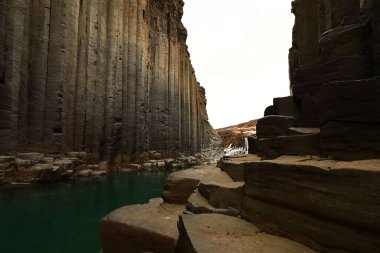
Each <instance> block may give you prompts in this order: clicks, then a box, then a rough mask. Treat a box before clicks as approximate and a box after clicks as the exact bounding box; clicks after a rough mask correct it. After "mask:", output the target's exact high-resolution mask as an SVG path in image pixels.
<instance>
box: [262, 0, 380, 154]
mask: <svg viewBox="0 0 380 253" xmlns="http://www.w3.org/2000/svg"><path fill="white" fill-rule="evenodd" d="M379 9H380V4H379V3H378V1H370V0H350V1H331V0H311V1H304V0H295V1H293V3H292V11H293V13H294V14H295V25H294V29H293V46H292V48H291V49H290V53H289V73H290V82H291V93H292V96H291V97H288V98H278V99H275V100H274V102H275V103H274V105H273V106H272V107H270V108H268V110H267V111H266V115H284V116H294V122H293V123H292V124H293V126H294V127H308V128H320V130H321V131H320V139H318V140H317V141H318V143H315V145H314V146H315V147H316V149H315V152H314V153H320V154H322V155H324V156H331V157H334V158H337V159H344V160H355V159H366V158H379V157H380V139H379V136H380V132H379V131H380V130H379V129H380V79H379V75H380V72H379V66H380V60H379V59H380V58H379V52H380V51H379V46H380V42H379V40H380V32H379V27H380V19H379ZM278 101H282V105H281V103H277V106H276V102H278ZM285 107H287V108H288V109H286V112H285V113H284V112H279V111H276V110H278V109H279V108H282V109H284V108H285ZM289 109H290V110H289ZM283 111H284V110H283Z"/></svg>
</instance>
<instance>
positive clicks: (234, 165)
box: [218, 154, 261, 182]
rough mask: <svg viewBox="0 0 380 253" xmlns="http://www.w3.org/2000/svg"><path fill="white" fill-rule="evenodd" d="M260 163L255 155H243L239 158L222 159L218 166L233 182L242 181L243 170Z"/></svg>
mask: <svg viewBox="0 0 380 253" xmlns="http://www.w3.org/2000/svg"><path fill="white" fill-rule="evenodd" d="M257 161H261V158H260V157H258V156H257V155H251V154H250V155H244V156H241V157H239V158H224V159H222V160H220V162H219V164H218V166H219V167H220V169H221V170H222V171H224V172H226V173H227V174H228V175H229V176H230V177H231V178H232V179H233V180H234V181H240V182H242V181H244V170H245V168H246V167H249V166H250V164H251V163H253V162H257Z"/></svg>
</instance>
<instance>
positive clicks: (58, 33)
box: [0, 0, 218, 165]
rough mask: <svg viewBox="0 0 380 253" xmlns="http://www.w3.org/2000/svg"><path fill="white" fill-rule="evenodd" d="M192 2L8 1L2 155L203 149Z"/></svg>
mask: <svg viewBox="0 0 380 253" xmlns="http://www.w3.org/2000/svg"><path fill="white" fill-rule="evenodd" d="M183 5H184V3H183V1H182V0H170V1H153V0H73V1H60V0H1V1H0V12H1V13H0V154H1V155H7V156H14V155H15V154H17V153H30V152H37V153H42V154H45V155H60V154H65V153H66V152H73V151H74V152H86V153H87V161H88V162H89V163H97V162H99V161H110V162H111V164H113V165H115V164H116V165H119V164H127V163H130V162H134V161H139V162H143V161H144V160H148V159H149V155H148V154H149V151H156V152H159V153H160V154H161V155H162V157H166V158H168V157H176V156H178V155H179V154H187V155H190V154H194V153H198V152H201V150H202V148H207V147H209V146H210V144H211V142H212V141H213V139H214V141H215V140H216V141H218V137H217V135H216V134H215V132H214V130H213V129H212V127H211V125H210V124H209V122H208V117H207V112H206V97H205V90H204V88H202V87H201V86H200V84H199V83H198V82H197V79H196V76H195V71H194V68H193V66H192V64H191V61H190V56H189V52H188V50H187V46H186V37H187V31H186V29H185V27H184V26H183V24H182V22H181V17H182V14H183Z"/></svg>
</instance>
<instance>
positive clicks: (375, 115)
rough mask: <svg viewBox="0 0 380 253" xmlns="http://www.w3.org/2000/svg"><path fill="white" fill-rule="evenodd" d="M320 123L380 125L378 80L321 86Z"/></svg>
mask: <svg viewBox="0 0 380 253" xmlns="http://www.w3.org/2000/svg"><path fill="white" fill-rule="evenodd" d="M318 104H319V106H320V108H319V111H320V123H321V124H324V123H326V122H328V121H346V122H357V123H380V79H367V80H358V81H345V82H335V83H329V84H325V85H323V86H321V89H320V92H319V96H318Z"/></svg>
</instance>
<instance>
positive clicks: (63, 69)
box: [44, 0, 79, 153]
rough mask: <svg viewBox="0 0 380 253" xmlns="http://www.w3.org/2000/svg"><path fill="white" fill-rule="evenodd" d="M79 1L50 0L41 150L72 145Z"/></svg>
mask: <svg viewBox="0 0 380 253" xmlns="http://www.w3.org/2000/svg"><path fill="white" fill-rule="evenodd" d="M78 17H79V1H78V0H73V1H70V2H64V3H63V2H62V1H58V0H52V1H51V23H50V41H49V55H48V73H47V88H46V103H45V124H44V152H45V153H59V152H64V151H68V150H72V149H73V136H74V135H73V123H74V106H73V105H74V90H75V82H76V70H77V41H78Z"/></svg>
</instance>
